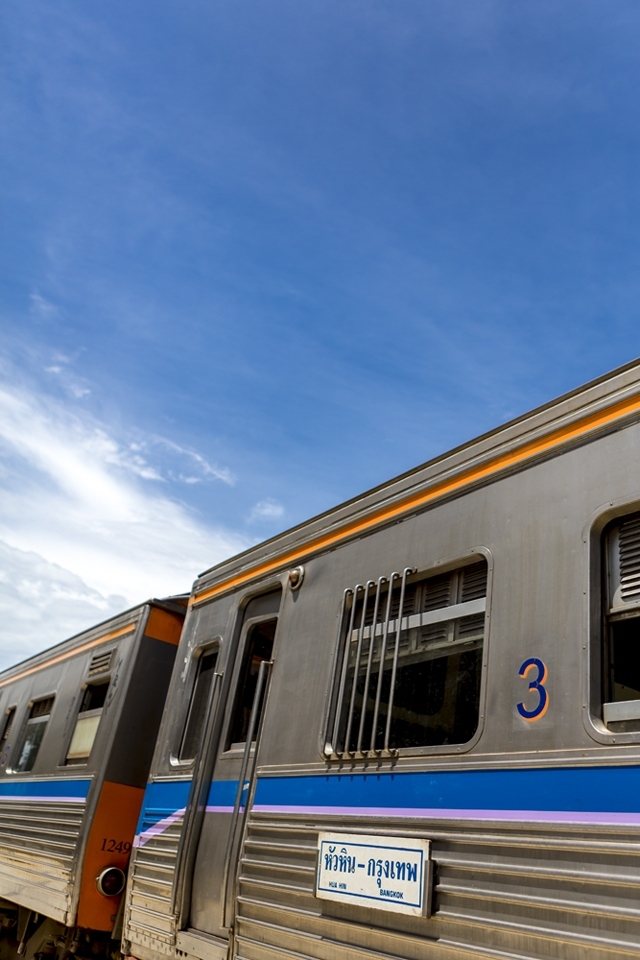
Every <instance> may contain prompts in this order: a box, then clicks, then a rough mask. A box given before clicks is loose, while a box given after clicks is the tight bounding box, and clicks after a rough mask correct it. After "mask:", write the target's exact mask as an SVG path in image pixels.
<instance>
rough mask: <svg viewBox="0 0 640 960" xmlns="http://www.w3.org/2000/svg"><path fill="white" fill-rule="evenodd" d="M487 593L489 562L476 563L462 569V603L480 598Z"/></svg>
mask: <svg viewBox="0 0 640 960" xmlns="http://www.w3.org/2000/svg"><path fill="white" fill-rule="evenodd" d="M486 595H487V564H486V563H485V562H484V561H483V562H482V563H474V564H473V566H471V567H464V568H463V570H462V595H461V597H460V601H461V603H466V602H467V600H479V599H480V597H486Z"/></svg>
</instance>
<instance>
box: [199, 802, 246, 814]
mask: <svg viewBox="0 0 640 960" xmlns="http://www.w3.org/2000/svg"><path fill="white" fill-rule="evenodd" d="M243 810H244V808H243V807H240V812H241V813H242V812H243ZM205 811H206V813H233V807H210V806H209V805H208V804H207V806H206V807H205Z"/></svg>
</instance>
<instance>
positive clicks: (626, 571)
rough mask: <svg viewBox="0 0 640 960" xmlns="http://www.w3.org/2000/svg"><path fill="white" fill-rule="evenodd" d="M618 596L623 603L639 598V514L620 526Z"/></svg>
mask: <svg viewBox="0 0 640 960" xmlns="http://www.w3.org/2000/svg"><path fill="white" fill-rule="evenodd" d="M620 596H621V597H622V600H623V601H624V602H625V603H631V601H637V600H640V516H637V517H634V518H633V519H632V520H627V521H625V523H623V524H622V525H621V527H620Z"/></svg>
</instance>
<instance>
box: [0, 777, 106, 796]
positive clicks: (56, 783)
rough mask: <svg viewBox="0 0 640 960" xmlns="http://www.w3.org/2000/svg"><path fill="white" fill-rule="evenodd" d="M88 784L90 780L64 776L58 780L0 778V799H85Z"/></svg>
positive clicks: (89, 784)
mask: <svg viewBox="0 0 640 960" xmlns="http://www.w3.org/2000/svg"><path fill="white" fill-rule="evenodd" d="M90 786H91V780H70V779H67V778H66V777H65V778H60V779H58V780H2V781H1V782H0V799H1V798H3V797H6V798H10V797H16V798H17V797H22V798H25V799H44V800H57V799H67V798H68V799H72V800H85V799H86V797H87V794H88V793H89V787H90Z"/></svg>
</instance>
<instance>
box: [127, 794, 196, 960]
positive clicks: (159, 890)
mask: <svg viewBox="0 0 640 960" xmlns="http://www.w3.org/2000/svg"><path fill="white" fill-rule="evenodd" d="M166 814H167V811H157V810H152V809H148V810H147V811H146V815H147V817H146V819H145V820H144V821H143V824H142V829H143V830H144V829H147V828H148V827H149V826H152V825H153V823H154V822H157V821H158V820H159V819H161V818H162V817H163V816H166ZM182 823H183V818H182V817H180V818H179V819H176V820H175V822H173V823H172V824H171V825H170V826H169V827H167V828H166V830H164V831H163V832H162V833H158V834H156V836H153V837H151V838H150V839H149V840H147V842H146V843H145V844H144V846H142V847H138V848H137V849H136V851H135V853H134V856H133V858H132V861H131V867H130V871H129V873H130V876H129V891H128V897H127V912H126V916H125V932H124V936H125V937H126V938H127V939H128V940H130V941H131V942H132V943H142V944H145V945H153V947H154V949H155V950H157V951H159V952H166V953H171V954H172V953H173V944H174V942H175V918H174V916H173V914H172V913H171V898H172V892H173V882H174V877H175V867H176V857H177V853H178V842H179V839H180V832H181V830H182ZM150 938H151V939H150Z"/></svg>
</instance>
